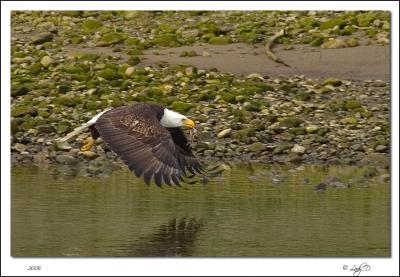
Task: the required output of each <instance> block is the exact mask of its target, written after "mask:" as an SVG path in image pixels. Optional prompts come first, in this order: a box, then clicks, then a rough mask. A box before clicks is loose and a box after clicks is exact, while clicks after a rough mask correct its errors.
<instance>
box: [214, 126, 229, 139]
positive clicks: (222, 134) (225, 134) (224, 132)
mask: <svg viewBox="0 0 400 277" xmlns="http://www.w3.org/2000/svg"><path fill="white" fill-rule="evenodd" d="M231 133H232V129H230V128H228V129H225V130H222V131H221V132H219V133H218V134H217V138H226V137H228V136H230V134H231Z"/></svg>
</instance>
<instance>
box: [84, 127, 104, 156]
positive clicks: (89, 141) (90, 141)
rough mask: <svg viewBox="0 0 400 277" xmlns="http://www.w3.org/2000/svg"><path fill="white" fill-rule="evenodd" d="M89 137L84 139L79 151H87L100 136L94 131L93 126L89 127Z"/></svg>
mask: <svg viewBox="0 0 400 277" xmlns="http://www.w3.org/2000/svg"><path fill="white" fill-rule="evenodd" d="M89 129H90V136H89V137H87V138H86V139H85V141H84V142H83V145H82V147H81V151H83V152H86V151H89V150H90V149H91V148H92V147H93V145H95V144H96V139H97V138H98V137H99V136H100V134H99V132H98V131H97V130H96V127H95V125H92V126H90V127H89Z"/></svg>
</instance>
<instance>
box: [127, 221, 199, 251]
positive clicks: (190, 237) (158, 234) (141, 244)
mask: <svg viewBox="0 0 400 277" xmlns="http://www.w3.org/2000/svg"><path fill="white" fill-rule="evenodd" d="M203 226H204V223H203V222H202V221H201V220H197V219H195V218H180V219H177V218H174V219H172V220H171V221H169V222H168V223H166V224H163V225H161V226H160V227H158V228H156V230H155V232H154V233H153V234H151V235H149V236H146V237H143V238H141V239H139V240H138V241H137V242H136V243H133V244H131V245H129V246H127V247H126V248H125V249H124V250H125V251H126V252H125V255H124V256H131V257H132V256H135V257H185V256H186V257H187V256H192V253H193V250H194V242H195V241H196V237H197V235H198V233H199V231H200V230H201V229H202V227H203Z"/></svg>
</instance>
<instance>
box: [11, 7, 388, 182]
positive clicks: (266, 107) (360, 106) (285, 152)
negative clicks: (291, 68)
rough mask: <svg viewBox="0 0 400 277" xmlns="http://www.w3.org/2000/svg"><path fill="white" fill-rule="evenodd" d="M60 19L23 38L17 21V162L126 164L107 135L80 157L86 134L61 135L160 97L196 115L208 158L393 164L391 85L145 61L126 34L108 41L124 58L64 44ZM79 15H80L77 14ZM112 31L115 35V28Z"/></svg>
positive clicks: (197, 144) (89, 170)
mask: <svg viewBox="0 0 400 277" xmlns="http://www.w3.org/2000/svg"><path fill="white" fill-rule="evenodd" d="M65 16H66V15H65ZM65 16H64V17H65ZM97 16H100V15H97ZM103 16H104V14H103ZM132 16H133V15H132ZM64 17H62V16H60V15H59V14H56V15H54V17H51V16H50V15H49V16H46V17H32V15H31V17H29V16H28V17H25V19H24V20H25V21H26V22H29V18H33V20H38V23H36V24H39V26H42V25H43V24H44V25H45V26H46V27H47V29H50V32H47V33H44V34H43V33H41V34H39V35H35V36H33V35H32V36H26V35H24V36H22V35H18V34H21V33H29V32H27V30H26V29H24V28H26V27H23V26H25V25H24V24H23V23H21V22H19V21H20V20H22V19H21V18H22V17H21V15H17V19H18V20H19V21H18V20H16V21H14V24H13V25H12V29H13V33H12V65H11V71H12V72H11V75H12V79H11V87H12V91H11V96H12V98H11V132H12V138H11V150H12V152H11V161H12V164H32V163H33V164H37V165H46V164H61V165H67V166H69V167H76V168H80V171H81V172H82V174H89V175H99V174H102V173H104V171H107V170H113V169H117V168H120V166H121V162H120V161H119V160H118V159H117V158H116V157H115V155H114V154H113V153H112V152H110V151H109V150H108V149H107V147H106V146H105V145H104V144H102V143H101V141H100V142H99V144H98V146H97V147H95V148H94V149H93V152H91V153H89V155H86V156H83V154H82V152H80V150H79V148H80V146H81V144H82V142H83V140H84V138H85V137H86V136H87V135H88V133H85V134H82V135H80V136H78V137H77V138H76V139H74V140H73V141H71V142H70V143H66V144H62V145H57V144H56V143H55V140H56V139H57V138H60V137H63V136H65V135H66V134H67V133H68V132H70V131H72V130H73V129H74V128H75V127H78V126H80V125H81V124H83V123H84V122H86V121H87V120H89V119H90V118H91V117H93V116H94V115H95V114H97V113H99V112H100V111H102V110H104V109H105V108H109V107H118V106H121V105H128V104H132V103H135V102H157V103H160V104H162V105H164V106H167V107H169V108H171V109H174V110H176V111H179V112H181V113H184V114H185V115H187V116H188V117H190V118H192V119H194V120H195V122H196V123H197V126H198V129H199V131H198V133H197V134H198V135H197V137H196V138H195V139H194V141H193V143H192V146H193V148H194V150H195V153H196V155H197V156H198V157H199V158H200V159H201V160H202V161H203V162H206V163H215V162H224V163H230V162H242V161H245V162H247V161H254V162H260V163H299V162H301V163H319V164H320V163H323V164H356V165H357V164H370V163H374V162H376V161H384V162H383V164H385V165H386V166H388V160H389V152H390V141H389V137H390V125H389V114H390V112H389V111H390V84H389V82H386V81H381V80H352V78H351V77H349V78H347V79H337V78H335V77H332V78H327V79H322V80H320V79H309V78H307V77H305V76H290V77H287V76H285V77H284V76H279V77H268V76H261V75H259V74H257V73H254V74H250V75H247V76H239V75H233V74H229V73H223V72H218V71H217V70H212V69H208V70H205V69H198V68H196V67H195V66H191V65H170V64H164V63H160V64H158V65H157V66H146V65H143V66H142V65H141V64H140V54H141V50H140V49H139V48H140V47H137V46H138V45H137V43H138V42H136V44H135V46H134V47H133V46H132V45H129V44H126V43H125V44H123V45H124V46H123V47H122V46H121V43H124V42H126V41H127V40H128V39H129V38H126V37H125V38H124V39H122V38H121V40H119V41H115V42H113V43H111V44H108V45H103V47H108V46H109V45H112V47H114V48H113V49H112V52H113V53H118V51H127V49H129V51H130V58H129V59H128V60H126V61H121V60H120V59H118V58H116V57H115V56H113V55H108V54H102V53H98V52H96V53H93V52H92V53H91V52H90V51H87V50H85V51H70V50H68V49H69V48H68V45H67V44H68V43H69V42H68V40H67V38H66V36H67V32H66V30H67V29H68V28H66V26H64V25H62V24H61V26H62V27H60V25H57V24H60V23H59V22H58V23H57V21H56V20H54V18H56V19H57V18H58V19H60V20H62V19H65V18H64ZM52 18H53V20H52ZM82 18H83V19H81V21H82V22H83V23H82V24H84V25H83V26H86V25H87V26H86V29H87V30H86V31H87V32H88V33H87V35H86V37H95V36H96V35H100V37H99V42H101V41H102V39H103V37H104V36H105V34H101V33H99V34H98V33H94V34H93V35H92V36H90V35H89V34H91V33H90V32H91V31H90V29H91V24H89V23H90V22H86V21H87V20H94V19H93V18H92V17H90V16H89V17H82ZM356 18H361V17H357V15H356ZM73 19H74V20H73V22H77V21H79V20H78V19H80V17H73ZM85 20H86V21H85ZM105 20H107V19H105ZM360 20H361V19H360ZM374 20H376V18H375V19H374ZM94 21H95V20H94ZM26 22H24V23H26ZM85 22H86V23H85ZM91 23H93V24H95V23H94V22H91ZM369 23H371V22H369ZM76 24H77V23H76ZM76 24H75V25H76ZM85 24H86V25H85ZM343 24H344V23H343ZM75 25H71V26H72V27H73V28H75ZM95 25H96V24H95ZM97 25H98V24H97ZM97 25H96V26H97ZM325 25H326V24H325ZM319 26H321V25H319ZM334 26H336V25H334ZM344 26H347V25H344ZM67 27H68V25H67ZM89 27H90V28H89ZM103 27H105V26H103ZM125 27H126V26H125V25H124V26H123V27H121V28H125ZM63 28H64V29H63ZM97 28H101V26H100V27H97ZM334 28H335V27H332V28H331V29H332V30H334ZM341 28H342V27H341ZM343 28H344V27H343ZM376 28H386V27H385V26H383V25H382V24H381V25H378V27H376ZM83 30H85V29H83ZM340 30H342V29H340ZM164 31H165V30H164ZM229 32H232V31H227V33H229ZM106 34H109V36H110V37H111V33H110V31H108V33H106ZM193 34H194V32H193ZM79 35H81V34H79ZM79 35H76V37H79ZM186 35H187V36H186V37H187V39H189V38H190V37H191V36H189V35H188V33H186ZM197 35H198V36H200V34H197ZM203 35H204V34H203ZM102 36H103V37H102ZM82 37H83V38H82V39H83V41H82V42H79V43H81V44H87V45H86V46H90V44H91V41H90V40H85V36H82ZM72 38H74V36H72ZM72 38H71V36H70V38H69V39H72ZM131 38H132V39H131V42H132V43H133V42H134V41H133V37H131ZM26 40H28V41H29V42H28V43H26ZM145 41H146V40H142V41H140V43H144V42H145ZM79 43H78V44H79ZM209 43H211V42H209ZM153 46H154V45H153ZM159 46H173V45H162V43H161V44H160V45H159ZM159 46H158V47H159ZM80 47H82V45H81V46H80ZM154 47H155V46H154ZM118 48H119V49H118ZM104 49H109V48H104ZM121 49H122V50H121ZM104 53H107V51H105V52H104Z"/></svg>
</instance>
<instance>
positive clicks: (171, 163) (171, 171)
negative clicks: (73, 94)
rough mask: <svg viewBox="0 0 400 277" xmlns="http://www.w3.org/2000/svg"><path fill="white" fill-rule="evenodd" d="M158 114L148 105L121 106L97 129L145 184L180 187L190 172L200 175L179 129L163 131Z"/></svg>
mask: <svg viewBox="0 0 400 277" xmlns="http://www.w3.org/2000/svg"><path fill="white" fill-rule="evenodd" d="M157 112H160V111H157V110H155V109H151V108H149V107H147V106H140V105H136V106H127V107H120V108H116V109H113V110H110V111H107V112H105V113H104V114H103V115H101V117H100V118H99V119H98V120H97V121H96V125H95V128H96V130H97V131H98V132H99V133H100V135H101V136H102V138H103V139H104V141H105V142H106V143H107V144H108V146H109V147H110V148H111V150H112V151H113V152H115V153H116V154H117V155H118V156H120V157H121V159H122V160H123V161H124V163H125V164H126V165H127V166H128V167H129V169H130V170H131V171H133V172H134V173H135V175H136V176H137V177H140V176H142V175H143V178H144V181H145V182H146V184H149V183H150V182H151V180H152V179H153V178H154V182H155V183H156V185H157V186H161V184H162V183H163V182H164V183H166V184H167V185H172V184H175V185H179V184H180V181H184V178H185V177H187V176H188V173H195V172H201V170H202V169H201V165H200V163H199V162H198V161H197V159H196V158H195V157H194V155H193V154H192V151H191V149H190V146H189V144H188V141H187V139H186V137H185V134H184V133H183V132H182V130H181V129H180V128H168V129H166V128H164V127H163V126H162V125H161V124H160V121H159V119H158V118H157Z"/></svg>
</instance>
